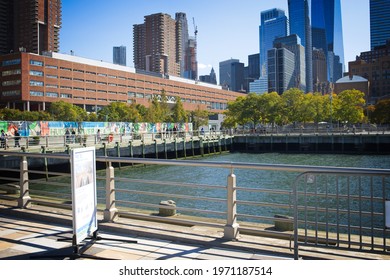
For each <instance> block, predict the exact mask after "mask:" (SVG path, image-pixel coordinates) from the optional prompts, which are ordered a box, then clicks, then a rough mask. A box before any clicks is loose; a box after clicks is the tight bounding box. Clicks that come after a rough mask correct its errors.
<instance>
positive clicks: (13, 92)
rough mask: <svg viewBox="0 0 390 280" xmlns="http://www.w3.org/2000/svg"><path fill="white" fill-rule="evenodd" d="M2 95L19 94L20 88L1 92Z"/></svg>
mask: <svg viewBox="0 0 390 280" xmlns="http://www.w3.org/2000/svg"><path fill="white" fill-rule="evenodd" d="M1 95H2V96H4V97H5V96H19V95H20V90H7V91H3V92H2V93H1Z"/></svg>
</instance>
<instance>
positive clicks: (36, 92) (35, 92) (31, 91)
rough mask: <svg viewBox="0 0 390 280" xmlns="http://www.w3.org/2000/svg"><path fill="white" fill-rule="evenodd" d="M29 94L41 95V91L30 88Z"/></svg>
mask: <svg viewBox="0 0 390 280" xmlns="http://www.w3.org/2000/svg"><path fill="white" fill-rule="evenodd" d="M30 95H31V96H43V91H36V90H30Z"/></svg>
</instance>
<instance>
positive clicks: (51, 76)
mask: <svg viewBox="0 0 390 280" xmlns="http://www.w3.org/2000/svg"><path fill="white" fill-rule="evenodd" d="M46 78H51V79H58V76H57V75H46Z"/></svg>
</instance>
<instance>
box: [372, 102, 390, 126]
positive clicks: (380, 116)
mask: <svg viewBox="0 0 390 280" xmlns="http://www.w3.org/2000/svg"><path fill="white" fill-rule="evenodd" d="M370 110H371V111H372V112H371V120H372V121H373V122H375V123H378V124H384V123H387V124H388V123H390V113H389V112H390V99H385V100H380V101H379V102H378V103H377V104H376V105H375V108H374V110H372V108H371V109H370Z"/></svg>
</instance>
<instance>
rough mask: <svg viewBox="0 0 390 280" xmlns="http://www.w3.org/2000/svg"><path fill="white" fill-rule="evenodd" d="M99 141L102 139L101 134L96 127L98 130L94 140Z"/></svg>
mask: <svg viewBox="0 0 390 280" xmlns="http://www.w3.org/2000/svg"><path fill="white" fill-rule="evenodd" d="M101 141H102V135H101V133H100V129H98V131H97V133H96V142H97V143H100V142H101Z"/></svg>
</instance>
